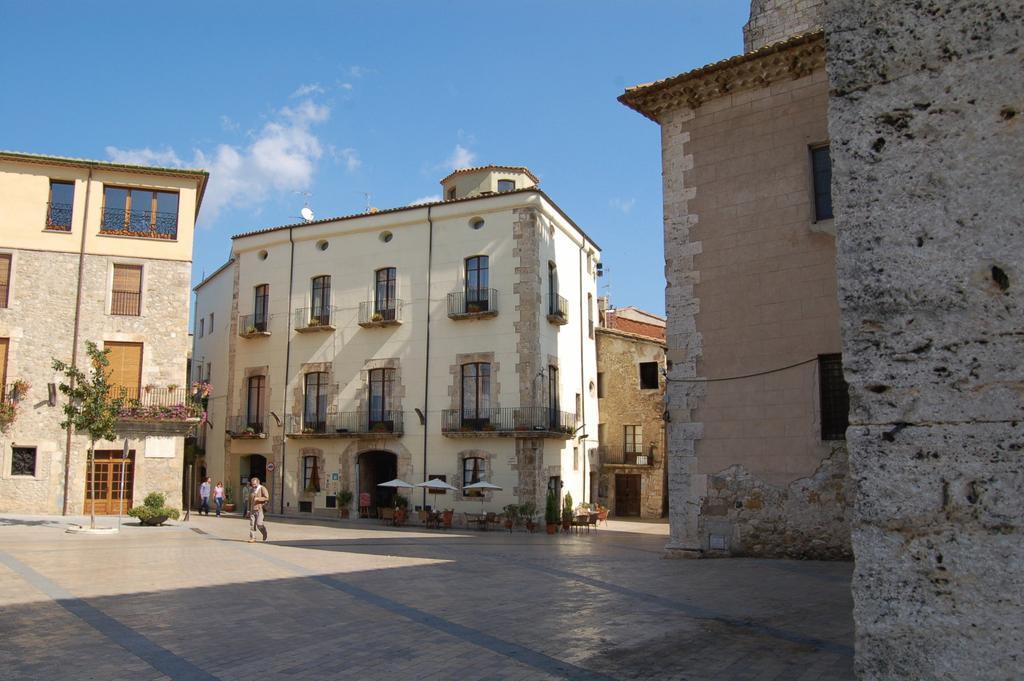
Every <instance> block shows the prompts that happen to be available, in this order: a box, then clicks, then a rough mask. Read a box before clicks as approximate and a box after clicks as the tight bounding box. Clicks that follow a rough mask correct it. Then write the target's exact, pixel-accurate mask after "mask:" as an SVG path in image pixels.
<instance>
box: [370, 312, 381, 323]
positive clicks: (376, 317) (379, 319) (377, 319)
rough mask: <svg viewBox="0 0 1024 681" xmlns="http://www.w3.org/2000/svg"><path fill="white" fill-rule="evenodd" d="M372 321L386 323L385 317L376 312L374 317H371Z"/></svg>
mask: <svg viewBox="0 0 1024 681" xmlns="http://www.w3.org/2000/svg"><path fill="white" fill-rule="evenodd" d="M370 321H371V322H381V321H384V315H382V314H381V313H380V312H374V313H373V316H372V317H370Z"/></svg>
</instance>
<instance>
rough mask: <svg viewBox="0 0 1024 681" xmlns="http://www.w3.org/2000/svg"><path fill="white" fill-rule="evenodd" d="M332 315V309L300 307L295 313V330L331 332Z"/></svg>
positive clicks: (332, 327)
mask: <svg viewBox="0 0 1024 681" xmlns="http://www.w3.org/2000/svg"><path fill="white" fill-rule="evenodd" d="M334 315H335V311H334V308H333V307H300V308H299V309H298V310H296V311H295V330H296V331H299V332H303V331H333V330H334V324H335V319H334Z"/></svg>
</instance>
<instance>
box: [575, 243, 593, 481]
mask: <svg viewBox="0 0 1024 681" xmlns="http://www.w3.org/2000/svg"><path fill="white" fill-rule="evenodd" d="M585 243H586V242H585V241H580V253H579V262H578V263H577V270H578V271H579V275H580V420H581V421H583V426H584V429H583V434H584V435H586V434H587V431H586V425H587V403H586V401H585V400H586V397H587V392H586V378H585V377H584V375H583V334H584V330H583V320H584V316H583V304H584V301H585V300H586V298H585V297H584V296H583V245H584V244H585ZM587 314H588V315H589V314H590V309H589V308H588V309H587ZM587 318H588V319H589V317H587ZM588 333H589V332H588ZM572 437H573V441H574V442H576V446H577V447H581V443H580V441H579V440H576V431H575V430H574V431H573V434H572ZM582 445H583V446H582V447H581V448H582V449H583V451H582V452H581V454H582V455H583V456H582V457H581V459H582V461H583V466H582V468H583V490H582V494H580V499H581V500H583V501H586V500H587V478H588V473H587V468H588V466H587V448H586V443H585V441H584V443H582Z"/></svg>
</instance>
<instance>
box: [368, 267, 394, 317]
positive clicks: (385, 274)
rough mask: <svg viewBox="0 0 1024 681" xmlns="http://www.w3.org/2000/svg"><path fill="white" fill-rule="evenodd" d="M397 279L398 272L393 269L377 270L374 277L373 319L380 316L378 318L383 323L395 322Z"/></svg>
mask: <svg viewBox="0 0 1024 681" xmlns="http://www.w3.org/2000/svg"><path fill="white" fill-rule="evenodd" d="M397 277H398V270H397V269H396V268H394V267H385V268H383V269H379V270H377V272H376V274H375V276H374V280H375V290H374V298H373V313H374V318H376V316H377V315H380V318H381V320H383V321H394V320H395V318H396V317H395V310H396V309H397V304H396V302H395V298H396V294H397V288H398V283H397Z"/></svg>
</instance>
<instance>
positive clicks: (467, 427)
mask: <svg viewBox="0 0 1024 681" xmlns="http://www.w3.org/2000/svg"><path fill="white" fill-rule="evenodd" d="M441 432H442V433H443V434H444V436H445V437H545V438H547V437H551V438H559V439H562V440H568V439H569V438H570V437H572V435H573V433H575V432H576V414H571V413H569V412H565V411H558V410H554V409H548V408H547V407H497V408H494V409H484V410H480V411H478V412H476V413H475V414H464V413H463V412H462V410H460V409H445V410H444V412H443V413H442V414H441Z"/></svg>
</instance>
